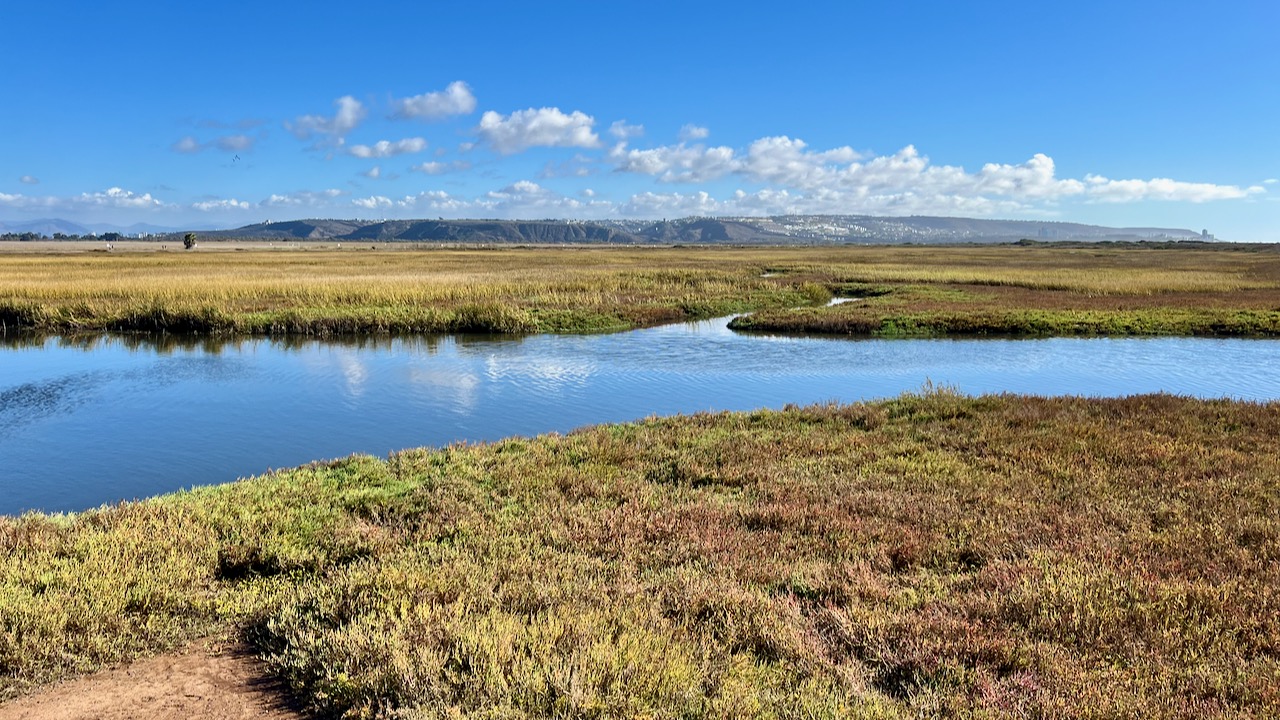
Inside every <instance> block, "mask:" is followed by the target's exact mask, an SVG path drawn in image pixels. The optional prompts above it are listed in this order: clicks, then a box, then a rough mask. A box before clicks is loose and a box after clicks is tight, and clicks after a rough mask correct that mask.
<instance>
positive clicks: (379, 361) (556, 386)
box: [0, 319, 1280, 514]
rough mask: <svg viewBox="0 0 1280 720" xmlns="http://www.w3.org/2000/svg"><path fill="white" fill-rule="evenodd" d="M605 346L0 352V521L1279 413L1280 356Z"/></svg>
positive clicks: (1133, 348) (1056, 344) (1111, 347)
mask: <svg viewBox="0 0 1280 720" xmlns="http://www.w3.org/2000/svg"><path fill="white" fill-rule="evenodd" d="M725 322H726V321H725V320H723V319H721V320H715V321H709V322H703V323H694V324H688V325H675V326H666V327H659V328H652V329H648V330H638V331H635V332H629V333H621V334H615V335H594V336H546V335H543V336H533V337H526V338H509V337H496V338H476V337H432V338H421V337H418V338H403V339H376V340H375V339H366V340H364V341H345V342H343V341H339V342H325V341H298V340H269V339H246V340H236V341H231V342H222V341H218V342H208V343H203V344H201V343H195V344H176V345H175V344H168V345H165V344H156V343H155V342H151V341H140V340H138V339H136V338H121V337H96V338H92V339H87V340H78V339H66V338H50V339H46V340H42V341H36V342H27V343H16V342H9V343H7V344H4V345H0V514H14V513H19V512H22V511H24V510H28V509H39V510H46V511H69V510H80V509H84V508H88V507H93V506H96V505H99V504H101V503H106V502H114V501H117V500H121V499H131V498H136V497H145V496H148V495H155V494H159V493H164V492H169V491H172V490H176V489H178V488H182V487H190V486H192V485H203V484H208V483H218V482H225V481H228V480H234V479H236V478H237V477H242V476H247V475H255V474H259V473H262V472H264V471H265V470H267V469H269V468H273V467H274V468H279V467H289V466H293V465H298V464H302V463H305V462H308V461H310V460H315V459H323V458H333V457H340V456H343V455H348V454H350V453H354V452H361V453H372V454H375V455H385V454H387V453H388V452H390V451H392V450H396V449H399V448H405V447H414V446H419V445H443V444H447V443H451V442H455V441H459V440H493V439H497V438H501V437H506V436H509V435H534V434H538V433H543V432H548V431H567V430H570V429H572V428H575V427H578V426H581V425H587V424H593V423H602V422H612V421H621V420H632V419H637V418H642V417H645V416H648V415H655V414H658V415H665V414H672V413H690V412H696V411H700V410H744V409H751V408H759V407H781V406H783V405H785V404H787V403H799V404H807V403H814V402H824V401H829V400H840V401H853V400H862V399H869V398H882V397H888V396H893V395H897V394H899V393H902V392H904V391H909V390H918V389H920V388H921V387H922V386H923V385H924V383H925V382H926V381H929V382H933V383H935V384H945V385H950V386H954V387H956V388H958V389H959V390H961V391H963V392H966V393H973V394H978V393H987V392H1002V391H1008V392H1016V393H1033V394H1043V395H1050V394H1052V395H1058V394H1072V395H1094V396H1097V395H1128V394H1133V393H1145V392H1156V391H1164V392H1171V393H1177V394H1184V395H1196V396H1201V397H1223V396H1229V397H1235V398H1246V399H1255V400H1264V399H1266V400H1270V399H1277V398H1280V373H1277V372H1275V371H1274V370H1273V368H1275V367H1277V366H1280V341H1276V340H1214V339H1186V338H1158V339H1049V340H846V339H815V338H796V337H771V336H761V335H742V334H736V333H733V332H732V331H730V330H728V329H726V328H725Z"/></svg>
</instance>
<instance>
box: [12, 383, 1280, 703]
mask: <svg viewBox="0 0 1280 720" xmlns="http://www.w3.org/2000/svg"><path fill="white" fill-rule="evenodd" d="M1278 477H1280V405H1278V404H1276V403H1269V404H1254V403H1245V402H1231V401H1225V400H1224V401H1201V400H1192V399H1186V398H1175V397H1170V396H1163V395H1155V396H1138V397H1131V398H1127V399H1116V400H1102V399H1082V398H1056V399H1049V398H1030V397H1014V396H988V397H979V398H968V397H961V396H957V395H954V394H952V393H949V392H946V391H935V392H926V393H923V394H919V395H907V396H903V397H901V398H898V399H896V400H890V401H885V402H875V403H868V404H857V405H848V406H837V405H831V406H816V407H808V408H788V409H785V410H781V411H759V412H752V413H732V414H729V413H726V414H715V415H707V414H703V415H695V416H691V417H677V418H670V419H650V420H645V421H643V422H638V423H631V424H621V425H605V426H598V427H592V428H586V429H582V430H579V431H577V432H573V433H570V434H568V435H563V436H562V435H548V436H542V437H537V438H514V439H509V440H505V441H501V442H497V443H492V444H484V445H455V446H450V447H447V448H442V449H424V450H407V451H404V452H400V453H395V454H393V455H391V456H390V457H389V458H387V459H385V460H381V459H375V458H372V457H367V456H357V457H351V458H348V459H344V460H338V461H334V462H330V463H322V464H315V465H311V466H307V467H303V468H298V469H294V470H287V471H280V472H276V473H273V474H270V475H266V476H262V477H257V478H252V479H248V480H243V481H239V482H236V483H231V484H228V485H222V486H217V487H206V488H200V489H196V490H193V491H188V492H181V493H177V494H172V495H167V496H163V497H159V498H154V499H151V500H146V501H142V502H133V503H124V504H121V505H117V506H112V507H104V508H101V509H98V510H93V511H89V512H85V513H81V514H77V515H51V516H47V515H41V514H35V513H32V514H27V515H24V516H22V517H19V518H12V517H10V518H0V628H2V629H3V631H2V632H0V668H3V672H0V699H2V698H11V697H14V696H16V695H18V694H20V693H23V692H27V691H29V690H31V689H32V688H33V687H35V686H37V685H40V684H43V683H48V682H51V681H54V680H56V679H58V678H62V677H65V676H67V675H69V674H72V673H78V672H86V671H90V670H93V669H94V668H97V667H101V666H103V665H106V664H110V663H117V662H121V661H125V660H128V659H130V658H133V657H137V656H140V655H145V654H150V653H156V652H160V651H164V650H166V649H168V648H174V647H178V646H181V645H182V644H184V643H185V642H187V641H188V640H189V639H191V638H195V637H204V636H209V635H211V634H219V633H225V634H232V635H238V636H240V637H242V638H244V639H245V640H246V641H247V642H248V643H249V644H250V645H251V646H252V647H253V648H254V649H255V650H256V651H257V652H259V653H261V654H262V655H263V657H265V658H266V659H267V663H268V665H269V667H270V668H271V670H272V671H273V672H275V673H278V674H279V675H280V676H282V677H283V678H285V679H287V681H288V684H289V687H291V688H292V692H293V693H294V694H295V695H296V697H297V698H298V699H299V701H301V702H303V703H305V704H306V705H307V706H309V707H311V708H313V709H314V710H316V711H317V712H319V713H320V714H321V715H323V716H339V715H341V716H344V717H377V718H445V717H474V718H480V717H484V718H498V717H504V718H505V717H528V718H552V717H655V718H657V717H672V718H675V717H688V718H693V717H709V718H859V717H866V718H908V717H974V718H978V717H982V718H989V717H997V718H998V717H1150V718H1199V717H1257V718H1262V717H1275V716H1276V715H1277V714H1280V593H1277V591H1276V588H1280V495H1277V487H1276V478H1278Z"/></svg>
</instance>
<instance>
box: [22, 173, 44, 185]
mask: <svg viewBox="0 0 1280 720" xmlns="http://www.w3.org/2000/svg"><path fill="white" fill-rule="evenodd" d="M18 182H20V183H22V184H23V185H39V184H40V178H38V177H36V176H34V175H23V176H22V177H20V178H18Z"/></svg>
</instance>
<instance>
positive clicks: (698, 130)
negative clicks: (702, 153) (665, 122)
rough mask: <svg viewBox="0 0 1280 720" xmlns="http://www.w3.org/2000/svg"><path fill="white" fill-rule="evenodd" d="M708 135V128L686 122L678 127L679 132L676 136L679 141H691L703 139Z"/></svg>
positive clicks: (709, 132)
mask: <svg viewBox="0 0 1280 720" xmlns="http://www.w3.org/2000/svg"><path fill="white" fill-rule="evenodd" d="M710 135H711V131H710V130H708V129H706V128H704V127H702V126H700V125H693V124H688V125H685V126H684V127H682V128H680V132H679V134H678V135H677V137H678V138H679V139H680V142H693V141H694V140H705V139H707V137H708V136H710Z"/></svg>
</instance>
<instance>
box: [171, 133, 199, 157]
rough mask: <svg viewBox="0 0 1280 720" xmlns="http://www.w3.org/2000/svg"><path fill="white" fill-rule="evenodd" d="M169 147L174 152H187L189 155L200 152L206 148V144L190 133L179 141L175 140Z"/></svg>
mask: <svg viewBox="0 0 1280 720" xmlns="http://www.w3.org/2000/svg"><path fill="white" fill-rule="evenodd" d="M169 147H170V149H172V150H173V151H174V152H180V153H185V154H188V155H190V154H194V153H198V152H200V151H201V150H203V149H204V145H202V144H200V141H199V140H196V139H195V138H194V137H192V136H190V135H187V136H186V137H184V138H182V139H181V140H178V141H177V142H175V143H174V144H173V145H171V146H169Z"/></svg>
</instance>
